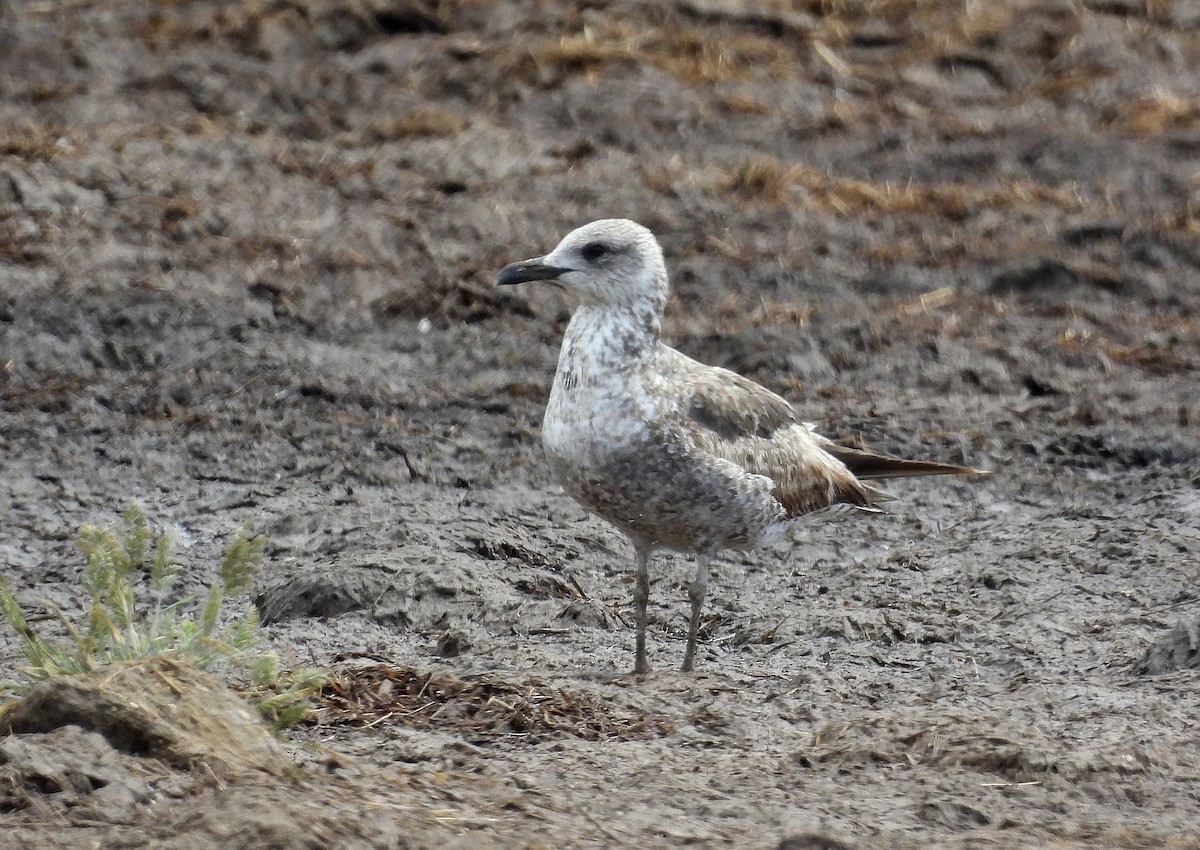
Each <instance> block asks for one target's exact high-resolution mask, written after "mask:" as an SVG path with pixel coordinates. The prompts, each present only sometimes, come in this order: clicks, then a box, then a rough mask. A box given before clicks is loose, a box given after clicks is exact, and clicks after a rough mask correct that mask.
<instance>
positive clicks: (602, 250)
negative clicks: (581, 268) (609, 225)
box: [579, 242, 609, 263]
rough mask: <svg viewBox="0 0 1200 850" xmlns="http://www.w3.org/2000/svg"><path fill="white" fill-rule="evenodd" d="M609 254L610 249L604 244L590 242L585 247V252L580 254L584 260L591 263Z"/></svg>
mask: <svg viewBox="0 0 1200 850" xmlns="http://www.w3.org/2000/svg"><path fill="white" fill-rule="evenodd" d="M608 252H609V248H608V246H607V245H605V244H604V243H603V242H589V243H588V244H586V245H584V246H583V250H582V251H580V252H579V253H580V254H582V255H583V258H584V259H585V260H587V261H588V262H589V263H594V262H596V260H598V259H600V258H601V257H603V256H604V255H605V254H607V253H608Z"/></svg>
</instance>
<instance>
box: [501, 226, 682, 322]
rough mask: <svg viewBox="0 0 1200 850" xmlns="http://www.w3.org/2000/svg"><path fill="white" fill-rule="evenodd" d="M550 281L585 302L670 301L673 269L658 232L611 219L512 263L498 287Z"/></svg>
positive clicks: (580, 229)
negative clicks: (669, 279)
mask: <svg viewBox="0 0 1200 850" xmlns="http://www.w3.org/2000/svg"><path fill="white" fill-rule="evenodd" d="M535 280H542V281H549V282H552V283H555V284H558V285H559V286H561V287H563V288H564V289H566V290H567V291H568V292H571V293H572V294H574V295H575V296H576V297H578V298H579V300H580V301H581V302H582V303H585V304H598V305H614V306H617V305H629V306H633V305H641V304H645V303H647V302H652V303H657V304H659V305H661V304H664V303H666V297H667V268H666V264H665V263H664V261H663V253H662V248H661V247H660V246H659V244H658V240H657V239H655V238H654V234H653V233H651V232H650V231H649V230H647V229H646V228H645V227H642V225H640V224H637V223H636V222H633V221H629V220H628V219H623V218H606V219H601V220H600V221H593V222H592V223H591V224H585V225H584V226H583V227H580V228H578V229H576V230H572V231H571V232H570V233H568V234H567V235H566V236H565V237H563V240H562V241H561V242H559V243H558V246H557V247H556V248H555V249H554V250H553V251H551V252H550V253H549V254H547V255H546V256H544V257H536V258H534V259H532V260H523V261H522V262H519V263H510V264H509V265H507V266H505V267H504V268H503V269H501V270H500V275H499V277H498V278H497V283H498V284H500V285H502V286H503V285H508V284H514V283H526V282H528V281H535Z"/></svg>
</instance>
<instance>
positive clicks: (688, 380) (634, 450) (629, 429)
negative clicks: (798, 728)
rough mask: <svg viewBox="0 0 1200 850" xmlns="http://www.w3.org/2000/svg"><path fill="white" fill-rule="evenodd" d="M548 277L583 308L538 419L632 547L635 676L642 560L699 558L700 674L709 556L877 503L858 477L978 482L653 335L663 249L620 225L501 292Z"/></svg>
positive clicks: (580, 487)
mask: <svg viewBox="0 0 1200 850" xmlns="http://www.w3.org/2000/svg"><path fill="white" fill-rule="evenodd" d="M531 280H550V281H554V282H556V283H558V284H560V285H562V286H563V287H565V288H566V289H568V290H570V291H571V292H573V293H574V294H575V295H576V296H577V297H578V298H579V301H580V304H579V307H578V308H577V309H576V311H575V314H574V315H573V316H572V318H571V322H570V324H569V325H568V326H567V331H566V334H565V336H564V338H563V344H562V351H561V353H560V355H559V359H558V370H557V373H556V375H555V377H554V384H553V387H552V389H551V391H550V400H549V403H548V404H547V407H546V415H545V419H544V421H543V425H542V442H543V444H544V446H545V450H546V457H547V459H548V461H549V463H550V466H551V468H552V470H553V472H554V475H555V477H556V478H557V479H558V481H559V482H560V483H561V484H562V485H563V487H564V488H565V489H566V491H567V492H568V493H569V494H570V495H571V496H573V497H574V498H575V499H576V500H578V501H579V502H580V503H581V504H583V505H584V506H585V507H587V508H588V509H589V510H591V511H593V512H594V513H596V514H598V515H599V516H601V517H603V518H604V519H606V520H608V521H609V522H611V523H612V524H613V525H615V526H616V527H617V528H618V529H620V530H621V531H623V532H624V533H625V534H626V535H627V536H628V537H629V539H630V541H631V542H632V543H633V546H634V548H635V551H636V553H637V560H638V576H637V584H636V587H635V603H636V607H637V608H638V611H637V616H638V642H637V643H638V645H637V659H636V665H635V670H636V671H638V672H644V671H646V670H648V669H649V665H648V663H647V659H646V653H645V604H646V597H647V596H648V591H649V588H648V576H647V562H648V559H649V556H650V553H651V552H652V551H653V550H654V549H656V548H660V547H663V548H669V549H674V550H676V551H680V552H687V553H692V554H695V555H697V560H698V564H697V576H696V580H695V581H693V582H692V585H691V588H690V592H689V596H690V597H691V601H692V616H691V623H690V629H689V635H688V648H687V652H686V654H685V657H684V669H685V670H690V669H691V668H692V665H693V661H694V655H695V644H696V631H697V628H698V624H699V613H700V606H701V604H702V602H703V598H704V592H705V587H706V585H707V573H708V562H709V560H710V559H711V558H712V557H713V556H714V555H715V554H716V553H718V552H720V551H721V550H723V549H730V548H737V549H745V548H753V547H756V546H761V545H764V544H767V543H769V542H771V541H772V540H774V539H775V538H776V537H777V536H778V535H779V533H780V532H781V531H782V530H783V529H785V528H786V526H787V524H788V521H789V520H792V519H794V518H796V517H799V516H801V515H803V514H806V513H810V512H812V511H816V510H821V509H825V508H829V507H831V506H834V505H839V504H841V505H847V506H852V507H856V508H862V509H870V505H871V504H872V502H873V501H875V500H877V499H878V498H880V497H881V496H882V494H881V493H880V492H879V491H877V490H875V489H873V488H872V487H870V486H869V485H867V484H864V483H863V482H862V481H860V480H859V479H858V478H857V477H856V476H855V474H854V471H853V470H854V468H856V467H857V468H858V469H860V470H863V471H864V475H865V477H879V478H886V477H895V476H902V475H930V474H948V473H964V472H974V471H975V470H971V469H967V468H964V467H958V466H949V465H943V464H935V463H926V462H923V461H905V460H900V459H897V458H889V457H886V456H881V455H875V454H871V453H868V452H861V451H856V450H852V449H847V448H844V447H841V446H836V445H835V444H833V443H832V442H830V441H829V440H827V439H825V438H824V437H821V436H819V435H817V434H816V433H814V432H813V430H812V428H811V426H809V425H807V424H806V423H804V422H802V421H800V419H799V417H798V416H797V415H796V412H795V411H794V410H793V408H792V406H791V405H790V404H788V402H787V401H785V400H784V399H783V398H781V397H780V396H778V395H776V394H775V393H772V392H771V391H769V390H767V389H766V388H764V387H762V386H759V385H758V384H756V383H754V382H753V381H750V380H748V379H746V378H744V377H742V376H740V375H738V374H736V373H734V372H730V371H729V370H727V369H720V368H715V367H711V366H706V365H704V364H702V363H699V362H697V361H695V360H693V359H692V358H690V357H687V356H686V355H684V354H681V353H680V352H678V351H676V350H675V349H673V348H670V347H668V346H666V345H664V344H663V343H662V342H661V341H660V339H659V336H660V329H661V323H662V313H663V308H664V306H665V304H666V300H667V292H668V284H667V272H666V267H665V264H664V261H663V255H662V249H661V248H660V247H659V244H658V242H657V240H655V238H654V236H653V235H652V234H651V233H650V231H649V230H647V229H646V228H644V227H642V226H641V225H638V224H635V223H634V222H631V221H626V220H623V219H606V220H602V221H596V222H592V223H591V224H588V225H585V226H583V227H581V228H579V229H578V230H575V231H573V232H572V233H570V234H568V235H567V236H566V237H565V238H564V239H563V240H562V242H560V243H559V245H558V247H556V248H555V249H554V250H553V251H552V252H551V253H550V254H547V255H546V256H545V257H541V258H538V259H535V260H528V261H525V262H523V263H513V264H511V265H509V266H506V267H505V268H504V269H503V270H502V271H501V273H500V279H499V281H500V283H502V284H504V283H521V282H525V281H531Z"/></svg>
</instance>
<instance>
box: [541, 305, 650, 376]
mask: <svg viewBox="0 0 1200 850" xmlns="http://www.w3.org/2000/svg"><path fill="white" fill-rule="evenodd" d="M662 311H663V304H662V303H661V302H659V301H657V300H651V299H643V300H641V301H637V302H633V303H630V304H616V305H614V304H604V305H598V304H582V305H580V307H579V308H578V309H577V310H576V311H575V315H574V316H572V317H571V323H570V324H569V325H567V332H566V335H565V336H564V337H563V350H562V358H561V359H560V365H562V363H564V362H572V363H574V364H577V365H580V366H582V365H584V364H585V363H586V364H587V365H589V366H591V367H593V368H601V369H622V368H625V367H628V366H630V365H632V364H635V363H639V362H642V361H644V360H645V359H646V358H648V357H650V356H651V355H653V353H654V351H655V350H656V349H657V347H658V340H659V336H660V335H661V333H662Z"/></svg>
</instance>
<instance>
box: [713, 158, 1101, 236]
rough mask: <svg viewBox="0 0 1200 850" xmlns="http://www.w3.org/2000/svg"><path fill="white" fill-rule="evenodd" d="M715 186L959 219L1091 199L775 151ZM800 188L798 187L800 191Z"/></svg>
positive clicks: (872, 212)
mask: <svg viewBox="0 0 1200 850" xmlns="http://www.w3.org/2000/svg"><path fill="white" fill-rule="evenodd" d="M710 182H711V185H712V187H713V188H714V189H716V190H718V191H721V192H727V193H732V194H735V195H737V196H739V197H740V198H741V199H743V200H753V201H761V202H764V203H768V204H779V203H784V202H786V201H792V200H799V201H800V202H802V203H805V204H806V205H807V206H809V207H811V208H813V209H815V210H817V211H819V212H821V213H824V214H831V215H839V216H863V217H867V218H874V217H878V216H887V215H905V214H916V215H922V216H933V217H935V218H941V219H946V220H949V221H961V220H964V219H966V218H967V217H969V216H970V215H971V213H972V211H973V210H976V209H994V210H1002V211H1022V212H1029V213H1034V212H1037V211H1040V210H1044V209H1045V208H1047V207H1050V208H1053V209H1056V210H1061V211H1066V212H1072V213H1080V212H1084V211H1085V210H1086V209H1087V204H1086V202H1085V201H1084V199H1083V198H1081V197H1080V196H1079V194H1078V193H1077V192H1076V191H1074V190H1073V189H1070V188H1055V187H1051V186H1046V185H1044V184H1041V183H1036V182H1034V181H1032V180H1007V181H998V182H992V183H984V184H965V183H914V182H908V183H893V182H891V181H884V182H882V183H878V182H874V181H870V180H861V179H858V178H853V177H837V176H834V175H832V174H829V173H828V172H825V171H821V170H819V169H816V168H812V167H810V166H807V165H801V164H788V163H784V162H782V161H780V160H779V159H776V158H775V157H771V156H761V155H760V156H753V157H750V158H748V159H746V160H744V161H743V162H741V163H738V164H737V165H735V166H733V167H732V168H730V169H728V170H724V171H721V172H719V173H718V174H717V176H716V177H715V178H714V179H712V180H711V181H710ZM796 189H800V190H801V191H800V192H796V191H795V190H796Z"/></svg>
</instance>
